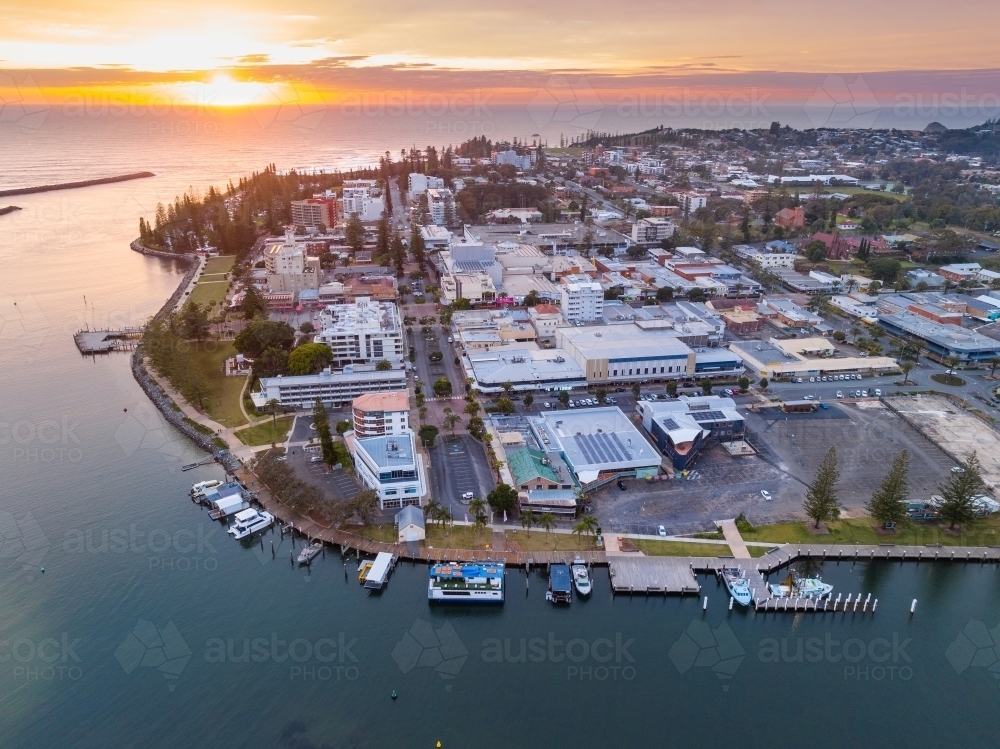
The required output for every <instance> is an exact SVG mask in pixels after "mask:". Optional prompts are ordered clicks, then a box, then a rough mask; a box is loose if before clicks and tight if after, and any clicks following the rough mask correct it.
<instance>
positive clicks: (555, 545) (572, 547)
mask: <svg viewBox="0 0 1000 749" xmlns="http://www.w3.org/2000/svg"><path fill="white" fill-rule="evenodd" d="M504 535H505V538H506V540H507V543H508V544H510V543H516V544H517V545H518V547H519V548H520V549H521V551H594V550H597V547H596V546H594V539H593V538H588V537H587V536H581V537H580V538H579V539H578V538H577V537H576V536H575V535H572V534H569V533H546V532H545V531H543V530H534V531H531V533H530V534H529V533H528V532H527V531H517V530H514V531H507V532H506V533H505V534H504Z"/></svg>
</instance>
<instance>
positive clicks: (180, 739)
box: [0, 123, 1000, 749]
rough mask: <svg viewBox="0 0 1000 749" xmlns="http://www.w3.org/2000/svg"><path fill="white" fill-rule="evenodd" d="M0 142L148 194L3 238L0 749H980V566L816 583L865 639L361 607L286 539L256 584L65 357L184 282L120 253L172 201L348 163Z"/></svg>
mask: <svg viewBox="0 0 1000 749" xmlns="http://www.w3.org/2000/svg"><path fill="white" fill-rule="evenodd" d="M64 124H65V123H64ZM254 126H255V127H257V128H258V130H260V127H259V125H257V124H256V123H254ZM5 132H6V131H5ZM7 134H8V135H10V133H7ZM13 137H14V136H13V135H11V139H12V138H13ZM16 137H17V138H20V139H21V140H20V141H19V142H20V143H21V145H20V146H19V147H18V149H16V150H17V153H16V154H14V153H13V152H12V151H10V150H7V151H5V152H3V153H4V155H3V158H4V159H5V160H6V161H5V162H4V166H6V167H8V168H6V169H3V170H0V171H2V176H0V180H2V181H3V182H4V183H6V184H19V183H24V182H25V181H27V182H45V181H58V180H61V179H70V178H82V177H84V176H93V172H94V171H95V170H101V171H102V172H103V171H104V170H106V171H107V172H108V173H117V172H121V171H129V170H133V169H139V168H149V169H151V170H153V171H156V172H157V174H158V176H157V177H156V178H155V179H150V180H145V181H141V182H135V183H126V184H120V185H113V186H105V187H98V188H88V189H86V190H77V191H71V192H63V193H51V194H45V195H36V196H27V197H19V198H17V199H16V202H17V204H19V205H21V206H23V207H24V209H25V210H23V211H21V212H20V213H18V214H14V215H11V216H6V217H0V263H2V268H3V271H2V273H0V321H2V323H3V325H2V327H0V478H2V480H0V541H2V545H0V581H2V582H0V746H5V747H34V748H37V747H55V746H67V745H70V746H74V747H106V746H112V745H118V746H136V745H142V746H145V747H149V748H150V749H153V748H154V747H180V746H184V747H186V746H215V747H238V746H281V747H311V746H324V747H352V746H357V747H390V746H391V747H431V746H434V743H435V742H436V741H438V740H440V741H441V742H442V744H443V745H444V746H445V747H511V746H525V747H542V746H552V745H557V746H566V745H570V744H571V743H572V744H573V745H578V746H597V745H604V746H606V745H609V744H616V745H617V744H621V743H622V742H646V743H651V744H657V745H660V744H663V743H664V738H665V737H669V739H668V740H669V741H670V743H671V744H672V745H678V746H706V745H720V744H722V742H723V741H731V742H736V741H738V742H740V744H741V745H747V746H769V745H777V746H793V745H799V746H801V745H804V744H806V743H808V744H810V745H812V746H831V747H833V746H843V745H845V744H847V743H848V741H850V740H854V741H857V740H858V739H859V738H862V737H863V738H862V740H865V739H867V741H866V743H874V741H876V740H878V741H881V742H882V743H891V744H892V745H910V746H930V745H932V744H933V745H937V744H940V743H941V742H942V740H943V739H945V737H947V738H946V739H945V740H946V741H947V743H948V744H949V745H959V744H967V745H971V746H982V745H986V744H992V743H994V736H995V729H994V727H993V722H994V716H995V714H996V710H997V707H998V706H1000V679H998V678H997V676H998V675H1000V672H998V671H997V669H995V668H994V669H993V670H991V668H990V666H991V665H993V664H994V663H995V662H996V654H997V653H1000V651H994V650H992V649H991V648H992V647H994V646H1000V630H997V631H994V633H993V634H992V635H991V634H989V632H987V631H986V630H989V629H994V628H997V626H998V623H1000V593H998V590H1000V572H998V570H997V568H996V567H981V566H979V565H976V564H972V565H968V566H966V565H964V564H955V565H953V566H952V565H945V564H941V565H938V566H935V565H932V564H922V565H920V566H916V565H913V564H906V565H899V564H895V565H887V564H883V563H878V564H874V565H868V564H859V565H851V564H847V563H844V564H841V565H839V566H838V565H835V564H830V565H827V566H826V568H825V569H824V570H823V575H824V577H825V579H827V580H829V581H831V582H833V583H834V584H835V585H836V586H837V590H838V591H841V592H843V593H845V594H846V593H849V592H851V593H856V592H858V591H863V592H864V593H865V594H867V593H868V592H871V593H872V596H873V598H875V597H877V598H878V599H879V608H878V613H877V614H876V615H875V616H874V617H872V616H871V615H866V616H862V615H860V614H858V615H843V614H837V615H824V616H820V615H809V614H800V615H798V616H795V617H793V616H789V615H774V614H772V615H768V616H757V615H754V614H750V613H747V612H741V611H735V612H728V611H727V610H726V596H725V595H724V591H723V590H722V589H720V588H718V587H717V586H716V583H715V582H714V580H710V579H708V580H705V581H704V583H705V592H706V593H707V595H708V597H709V606H708V611H707V613H704V614H703V613H702V611H701V607H700V602H699V601H698V600H696V599H695V598H694V597H688V598H683V599H682V598H667V599H663V598H653V599H646V598H643V597H636V598H628V597H624V598H622V597H619V598H617V599H612V598H611V596H610V593H609V586H608V584H607V577H606V572H605V571H603V570H599V571H597V573H596V577H597V584H596V586H595V592H594V595H593V597H592V600H590V601H587V602H580V601H577V602H574V604H573V605H572V606H571V607H570V608H568V609H554V608H552V607H551V606H550V605H548V604H546V603H545V601H544V589H545V580H544V578H543V577H542V576H540V575H533V576H532V577H531V579H530V587H526V582H525V575H524V573H523V572H520V571H513V572H512V573H511V574H510V576H509V579H508V585H509V594H508V600H507V603H506V604H505V605H504V606H503V607H502V608H490V609H479V610H473V611H469V610H463V609H440V608H431V607H429V606H428V604H427V601H426V599H425V593H424V590H425V584H426V571H425V568H422V567H411V566H409V565H405V564H404V565H402V566H401V567H400V568H399V569H398V570H397V572H396V573H395V575H394V576H393V577H392V579H391V581H390V584H389V587H388V589H387V590H386V591H385V592H384V593H383V594H382V595H379V596H370V595H367V594H366V593H365V592H364V591H363V590H362V589H361V588H360V587H359V586H358V584H357V582H356V581H355V579H354V574H355V572H354V565H353V564H350V565H349V566H348V577H347V579H346V580H345V574H344V565H343V563H342V562H341V560H340V558H339V556H337V555H328V556H327V557H326V558H325V559H321V560H317V562H316V564H315V566H314V569H313V570H312V572H306V571H301V570H297V569H293V568H291V567H290V565H289V563H288V551H289V543H288V542H287V541H286V542H285V543H284V544H283V545H280V544H278V542H277V541H275V543H276V546H277V549H276V560H274V561H272V559H271V553H270V543H271V540H272V538H274V537H273V536H266V537H265V539H264V548H263V550H262V549H261V548H260V547H251V548H244V547H242V546H241V545H240V544H239V543H237V542H233V541H231V540H229V539H228V538H226V537H224V536H223V533H222V530H221V528H220V527H219V526H216V525H214V524H211V523H210V522H209V521H208V520H207V517H206V516H205V514H204V512H203V511H202V510H200V509H198V508H197V507H196V506H195V505H193V504H191V503H190V502H189V501H188V500H187V499H186V492H187V489H188V488H189V487H190V485H191V484H192V483H193V482H194V481H197V480H200V479H202V478H208V477H214V476H218V471H217V470H215V469H214V468H211V467H207V468H203V469H199V470H198V471H192V472H189V473H181V471H180V470H179V467H180V465H182V464H184V463H187V462H191V461H193V460H195V459H197V458H198V457H200V454H199V453H198V451H197V450H195V449H194V448H192V447H191V446H190V445H189V444H188V443H187V442H186V441H185V440H183V439H182V438H180V437H179V436H178V435H177V434H176V433H174V432H173V431H172V430H171V429H170V428H169V427H167V426H165V425H164V423H163V422H162V421H161V420H160V419H159V417H158V416H157V414H156V413H155V411H153V410H152V409H150V408H149V407H148V405H146V402H145V399H144V397H143V394H142V392H141V391H140V390H139V388H138V387H137V386H136V385H135V383H134V382H133V380H132V378H131V376H130V374H129V371H128V366H127V360H126V357H124V356H113V357H106V358H101V359H97V360H96V361H95V360H91V359H83V358H81V357H80V356H79V355H78V354H77V353H76V349H75V348H74V346H73V343H72V340H71V334H72V332H73V331H74V330H76V329H77V328H78V327H80V326H82V325H83V324H91V325H94V324H97V325H106V324H129V323H136V322H141V321H143V320H144V319H145V318H146V317H147V316H148V315H149V314H151V313H152V312H153V311H155V310H156V309H157V308H158V307H159V306H160V305H161V303H162V301H163V299H164V298H165V297H166V296H168V295H169V293H170V292H171V291H172V290H173V288H174V287H175V286H176V284H177V282H178V280H179V278H180V269H178V268H176V267H174V266H172V264H170V263H168V262H161V261H156V260H150V259H146V258H143V257H141V256H138V255H136V254H134V253H131V252H129V251H128V249H127V242H128V240H130V239H131V238H132V237H133V236H134V227H135V223H136V218H137V216H138V215H139V214H140V213H142V212H145V211H148V210H150V209H151V206H150V202H151V201H152V205H153V206H155V199H156V197H157V196H158V195H164V196H171V195H173V194H174V193H175V192H176V191H179V190H182V189H183V188H184V187H185V186H186V185H187V184H193V185H195V186H196V187H204V186H205V185H206V184H208V181H209V180H211V181H219V180H224V179H228V178H229V177H236V176H238V175H239V174H240V173H242V172H243V171H245V170H246V169H249V168H252V167H253V166H255V165H258V162H260V164H263V163H266V161H267V160H273V161H275V162H277V163H278V166H279V168H284V167H286V166H294V165H301V164H319V163H324V162H330V161H335V160H338V159H341V161H339V162H337V163H340V164H342V165H343V164H347V163H349V159H350V158H357V159H361V158H363V157H364V156H365V154H364V153H363V152H362V151H363V149H359V150H358V151H357V152H356V153H349V154H348V155H347V156H346V157H345V156H343V155H342V154H341V153H340V152H338V147H337V144H336V141H335V140H331V141H327V140H323V139H319V138H315V139H313V138H310V137H309V136H308V135H304V136H302V139H301V141H300V142H297V143H291V144H286V146H285V148H286V149H287V150H284V151H282V152H281V154H282V158H281V159H279V158H278V157H276V156H274V157H271V158H268V154H267V150H268V147H269V146H268V143H263V144H262V143H261V142H259V140H257V141H254V140H252V139H249V138H248V139H247V140H246V141H242V142H238V143H237V144H236V145H234V146H233V147H232V148H229V149H219V150H217V151H216V152H213V151H212V149H211V148H210V147H208V146H205V145H204V143H202V142H201V141H197V139H194V140H188V141H184V140H178V141H176V142H173V141H171V142H167V141H164V142H163V143H156V142H148V141H143V139H142V138H139V137H138V136H135V135H134V134H133V135H132V136H130V135H129V134H128V132H125V131H122V132H114V133H105V134H104V135H103V136H101V137H97V135H94V133H88V132H85V133H82V134H80V135H79V137H77V138H76V139H74V138H72V137H70V138H69V139H68V140H67V141H66V145H65V148H64V149H63V150H59V148H57V145H58V138H56V137H55V136H54V135H53V134H52V133H50V132H44V131H40V132H37V133H28V134H25V133H18V134H17V135H16ZM11 139H8V140H6V141H4V142H5V143H7V144H8V145H9V144H10V142H11ZM399 140H402V137H396V138H395V139H394V140H393V141H392V142H398V141H399ZM143 143H146V146H147V147H146V148H142V146H143ZM185 143H187V144H188V145H189V146H190V153H188V154H186V153H185V149H184V148H183V147H182V146H184V144H185ZM366 148H370V154H374V153H376V152H377V148H378V147H377V146H376V145H375V144H374V142H372V143H371V145H370V146H366ZM25 149H34V150H33V151H29V150H25ZM199 149H201V150H199ZM28 154H31V157H30V158H29V155H28ZM140 156H142V158H140ZM293 156H294V157H295V158H293ZM31 159H37V160H38V161H39V162H40V163H41V166H40V167H39V170H38V178H37V179H30V177H31V175H32V174H33V173H32V172H31V171H30V170H29V169H28V167H29V166H30V164H29V162H30V161H31ZM282 159H284V160H282ZM12 175H13V176H12ZM84 298H86V303H85V302H84ZM125 409H127V411H126V410H125ZM42 566H44V567H45V573H44V574H41V573H40V571H39V569H40V567H42ZM913 598H918V599H919V601H920V602H919V605H918V609H917V613H916V615H915V616H913V617H910V615H909V613H908V609H909V604H910V601H911V599H913ZM970 622H973V624H971V625H970ZM975 622H981V623H983V625H985V626H984V627H979V626H978V625H976V624H975ZM963 630H966V631H967V632H968V633H969V636H970V637H971V638H972V639H971V640H970V639H968V638H966V639H962V638H960V637H959V635H960V633H962V632H963ZM408 633H409V634H408ZM685 633H687V635H685ZM812 638H816V639H815V640H813V639H812ZM255 640H258V642H254V641H255ZM522 640H523V641H524V645H523V646H522ZM956 640H957V641H958V645H954V646H953V645H952V644H953V643H955V642H956ZM973 640H974V641H975V644H972V643H973ZM244 641H247V645H246V646H245V645H244ZM800 645H801V650H800ZM950 646H951V650H949V647H950ZM289 651H290V653H289ZM800 652H801V653H802V655H801V657H799V655H798V654H799V653H800ZM244 653H245V654H246V657H245V658H244ZM522 654H523V657H522ZM723 676H725V677H727V678H723ZM445 677H449V678H445ZM393 690H395V691H396V692H397V693H398V699H397V700H395V701H393V700H391V699H390V694H391V692H392V691H393ZM849 737H850V738H849Z"/></svg>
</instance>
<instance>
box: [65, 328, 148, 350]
mask: <svg viewBox="0 0 1000 749" xmlns="http://www.w3.org/2000/svg"><path fill="white" fill-rule="evenodd" d="M141 338H142V328H119V329H117V330H78V331H77V332H76V333H74V334H73V340H74V341H75V342H76V347H77V348H78V349H79V350H80V353H81V354H85V355H87V356H89V355H91V354H110V353H111V352H112V351H131V350H132V349H134V348H135V347H136V346H138V345H139V340H140V339H141Z"/></svg>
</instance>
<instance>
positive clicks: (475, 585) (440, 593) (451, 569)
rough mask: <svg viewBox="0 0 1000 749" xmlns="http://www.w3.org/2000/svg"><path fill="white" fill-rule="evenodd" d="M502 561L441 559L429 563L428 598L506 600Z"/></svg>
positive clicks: (440, 599)
mask: <svg viewBox="0 0 1000 749" xmlns="http://www.w3.org/2000/svg"><path fill="white" fill-rule="evenodd" d="M503 595H504V564H503V562H467V563H454V562H441V563H438V564H432V565H431V567H430V579H429V580H428V582H427V598H428V599H429V600H431V601H448V602H450V603H503Z"/></svg>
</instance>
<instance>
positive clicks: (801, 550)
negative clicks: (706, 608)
mask: <svg viewBox="0 0 1000 749" xmlns="http://www.w3.org/2000/svg"><path fill="white" fill-rule="evenodd" d="M798 559H813V560H816V561H821V562H838V561H842V562H871V561H875V560H876V559H889V560H896V561H899V562H931V561H949V562H1000V546H937V545H935V546H898V545H896V544H879V545H878V546H853V545H851V546H849V545H845V544H841V545H830V546H822V545H820V544H801V545H795V544H786V545H785V546H779V547H778V548H777V549H774V550H772V551H769V552H768V553H767V554H765V555H764V556H762V557H760V558H759V559H756V560H754V565H755V568H756V569H757V570H759V571H761V572H763V573H765V574H766V573H770V572H774V571H775V570H777V569H779V568H781V567H784V566H785V565H786V564H790V563H791V562H794V561H796V560H798ZM751 587H753V586H751Z"/></svg>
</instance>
